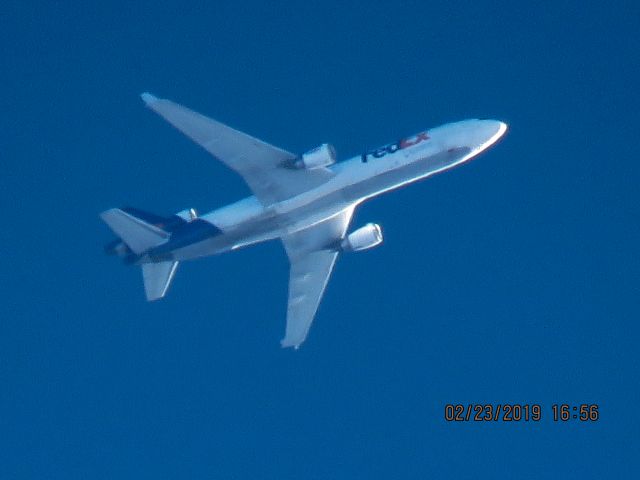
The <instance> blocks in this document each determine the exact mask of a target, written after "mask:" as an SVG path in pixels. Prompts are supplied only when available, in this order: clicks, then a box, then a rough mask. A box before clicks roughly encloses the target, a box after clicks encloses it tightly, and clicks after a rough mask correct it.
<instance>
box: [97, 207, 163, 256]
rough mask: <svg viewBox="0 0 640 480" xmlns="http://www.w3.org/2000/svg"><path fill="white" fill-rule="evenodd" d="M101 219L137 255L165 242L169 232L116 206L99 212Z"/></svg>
mask: <svg viewBox="0 0 640 480" xmlns="http://www.w3.org/2000/svg"><path fill="white" fill-rule="evenodd" d="M100 217H102V220H104V222H105V223H106V224H107V225H109V227H110V228H111V230H113V232H114V233H115V234H116V235H118V236H119V237H120V238H122V241H123V242H124V243H126V244H127V246H128V247H129V248H130V249H131V250H132V251H133V252H134V253H135V254H137V255H140V254H141V253H144V252H145V251H147V250H149V249H150V248H152V247H157V246H158V245H160V244H162V243H164V242H166V241H167V240H168V238H169V233H167V232H165V231H164V230H162V229H160V228H158V227H156V226H154V225H151V224H150V223H147V222H145V221H143V220H141V219H139V218H138V217H134V216H133V215H130V214H129V213H127V212H124V211H122V210H120V209H118V208H112V209H111V210H107V211H106V212H102V213H101V214H100Z"/></svg>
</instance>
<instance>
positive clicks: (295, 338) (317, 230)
mask: <svg viewBox="0 0 640 480" xmlns="http://www.w3.org/2000/svg"><path fill="white" fill-rule="evenodd" d="M354 209H355V206H350V207H349V208H347V209H345V210H343V211H342V212H340V213H339V214H337V215H335V216H333V217H331V218H329V219H327V220H324V221H322V222H320V223H317V224H316V225H313V226H312V227H309V228H306V229H304V230H301V231H298V232H296V233H293V234H290V235H286V236H283V237H282V243H283V244H284V248H285V250H286V252H287V255H288V257H289V261H290V262H291V270H290V273H289V305H288V308H287V327H286V332H285V336H284V338H283V339H282V341H281V344H282V346H283V347H295V348H298V347H299V346H300V344H301V343H302V342H304V340H305V339H306V337H307V334H308V332H309V328H310V327H311V324H312V322H313V319H314V317H315V314H316V311H317V310H318V306H319V305H320V300H322V295H323V293H324V290H325V288H326V286H327V283H328V281H329V277H330V275H331V271H332V270H333V266H334V265H335V262H336V259H337V258H338V250H337V248H336V247H337V244H339V242H340V241H341V240H342V239H343V238H344V236H345V234H346V231H347V229H348V228H349V223H350V222H351V217H352V216H353V211H354Z"/></svg>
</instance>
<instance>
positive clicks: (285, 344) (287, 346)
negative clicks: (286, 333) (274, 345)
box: [280, 339, 300, 350]
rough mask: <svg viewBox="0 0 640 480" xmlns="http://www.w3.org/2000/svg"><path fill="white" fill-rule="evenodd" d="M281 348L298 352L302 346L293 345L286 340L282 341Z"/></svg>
mask: <svg viewBox="0 0 640 480" xmlns="http://www.w3.org/2000/svg"><path fill="white" fill-rule="evenodd" d="M280 346H281V347H282V348H293V349H294V350H298V349H299V348H300V344H299V343H291V342H288V341H286V340H285V339H283V340H280Z"/></svg>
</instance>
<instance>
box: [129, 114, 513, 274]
mask: <svg viewBox="0 0 640 480" xmlns="http://www.w3.org/2000/svg"><path fill="white" fill-rule="evenodd" d="M506 128H507V127H506V125H505V124H504V123H502V122H499V121H496V120H464V121H461V122H455V123H450V124H446V125H443V126H440V127H437V128H434V129H431V130H428V131H425V132H421V133H419V134H417V135H414V136H412V137H407V138H404V139H402V140H399V141H398V142H395V143H392V144H388V145H385V146H383V147H381V148H378V149H374V150H371V151H369V152H367V153H364V154H362V155H359V156H357V157H354V158H351V159H349V160H346V161H343V162H338V163H335V164H334V165H332V166H331V167H329V168H330V169H331V171H332V172H334V174H335V176H334V177H333V178H331V179H330V180H328V181H327V182H326V183H324V184H322V185H321V186H319V187H317V188H315V189H312V190H309V191H307V192H305V193H303V194H301V195H297V196H294V197H293V198H290V199H288V200H286V201H282V202H279V203H274V204H272V205H269V206H266V207H265V206H264V205H263V204H262V203H260V201H258V199H257V198H256V197H254V196H250V197H247V198H245V199H243V200H240V201H238V202H236V203H233V204H231V205H228V206H225V207H222V208H219V209H217V210H214V211H212V212H210V213H207V214H205V215H202V216H200V217H199V222H198V223H199V225H198V226H197V225H194V226H193V228H191V229H190V227H189V225H185V227H184V228H183V229H182V231H181V232H176V233H179V234H178V235H175V234H174V235H172V236H171V238H169V240H168V241H167V242H166V243H164V244H162V245H160V246H158V247H155V248H153V249H152V250H150V251H149V252H148V253H146V254H145V255H143V256H142V257H141V258H139V259H138V262H137V263H148V262H158V261H164V260H168V259H171V260H175V261H182V260H189V259H194V258H199V257H204V256H208V255H215V254H219V253H222V252H225V251H229V250H235V249H238V248H241V247H245V246H248V245H252V244H256V243H259V242H263V241H267V240H272V239H275V238H280V237H282V236H284V235H287V234H291V233H294V232H296V231H299V230H303V229H305V228H308V227H309V226H312V225H314V224H316V223H318V222H321V221H323V220H326V219H327V218H330V217H332V216H334V215H336V214H338V213H340V212H342V211H344V210H345V209H348V208H354V207H355V206H356V205H358V204H360V203H362V202H364V201H365V200H367V199H369V198H372V197H374V196H377V195H380V194H381V193H384V192H387V191H389V190H393V189H395V188H398V187H401V186H403V185H406V184H408V183H411V182H414V181H417V180H420V179H422V178H426V177H428V176H431V175H433V174H435V173H439V172H442V171H444V170H447V169H449V168H452V167H455V166H457V165H459V164H461V163H463V162H466V161H468V160H470V159H471V158H473V157H475V156H477V155H478V154H480V153H481V152H482V151H484V150H485V149H487V148H488V147H489V146H491V145H492V144H494V143H495V142H496V141H497V140H498V139H499V138H500V137H501V136H502V135H503V134H504V133H505V131H506ZM202 222H206V223H207V224H208V225H207V226H209V225H210V226H211V228H202V226H203V223H202ZM327 248H331V246H329V245H327Z"/></svg>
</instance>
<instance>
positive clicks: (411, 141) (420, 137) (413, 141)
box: [360, 132, 429, 163]
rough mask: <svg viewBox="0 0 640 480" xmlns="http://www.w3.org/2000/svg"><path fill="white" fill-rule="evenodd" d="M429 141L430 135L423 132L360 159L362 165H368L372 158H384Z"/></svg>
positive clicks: (366, 153) (364, 154)
mask: <svg viewBox="0 0 640 480" xmlns="http://www.w3.org/2000/svg"><path fill="white" fill-rule="evenodd" d="M427 140H429V134H428V133H427V132H421V133H419V134H417V135H415V136H413V137H409V138H403V139H402V140H398V141H397V142H395V143H390V144H389V145H385V146H384V147H380V148H376V149H375V150H369V151H368V152H365V153H363V154H362V155H361V156H360V158H361V160H362V163H367V162H368V161H369V158H371V157H373V158H382V157H384V156H385V155H387V154H389V153H396V152H397V151H398V150H403V149H405V148H409V147H413V146H414V145H417V144H419V143H420V142H424V141H427Z"/></svg>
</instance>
